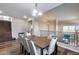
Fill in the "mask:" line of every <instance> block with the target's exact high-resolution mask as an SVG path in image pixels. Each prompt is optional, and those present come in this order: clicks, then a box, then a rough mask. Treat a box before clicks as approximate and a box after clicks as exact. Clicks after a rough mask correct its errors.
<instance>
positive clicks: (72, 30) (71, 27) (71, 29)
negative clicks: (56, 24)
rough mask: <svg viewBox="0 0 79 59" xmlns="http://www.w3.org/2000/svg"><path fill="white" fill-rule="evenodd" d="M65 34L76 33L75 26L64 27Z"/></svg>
mask: <svg viewBox="0 0 79 59" xmlns="http://www.w3.org/2000/svg"><path fill="white" fill-rule="evenodd" d="M63 32H75V26H74V25H71V26H70V25H69V26H63Z"/></svg>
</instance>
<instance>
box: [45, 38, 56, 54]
mask: <svg viewBox="0 0 79 59" xmlns="http://www.w3.org/2000/svg"><path fill="white" fill-rule="evenodd" d="M56 42H57V38H56V39H54V38H53V39H51V41H50V44H49V47H48V49H44V55H45V54H47V55H51V54H53V53H54V51H55V48H56Z"/></svg>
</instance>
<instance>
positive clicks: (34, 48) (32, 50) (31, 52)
mask: <svg viewBox="0 0 79 59" xmlns="http://www.w3.org/2000/svg"><path fill="white" fill-rule="evenodd" d="M29 47H30V55H40V53H38V51H37V49H36V47H35V44H34V42H33V41H29Z"/></svg>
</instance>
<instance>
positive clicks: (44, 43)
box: [29, 36, 50, 55]
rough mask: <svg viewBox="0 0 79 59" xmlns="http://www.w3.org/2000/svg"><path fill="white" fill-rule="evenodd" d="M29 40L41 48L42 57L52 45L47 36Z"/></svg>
mask: <svg viewBox="0 0 79 59" xmlns="http://www.w3.org/2000/svg"><path fill="white" fill-rule="evenodd" d="M29 39H30V40H32V41H33V42H34V44H35V45H36V46H37V47H38V48H40V50H41V55H43V50H44V49H45V48H47V47H48V46H49V44H50V39H48V37H46V36H43V37H42V36H30V37H29Z"/></svg>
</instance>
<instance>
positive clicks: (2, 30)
mask: <svg viewBox="0 0 79 59" xmlns="http://www.w3.org/2000/svg"><path fill="white" fill-rule="evenodd" d="M11 39H12V35H11V22H10V21H1V20H0V42H5V41H9V40H11Z"/></svg>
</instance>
